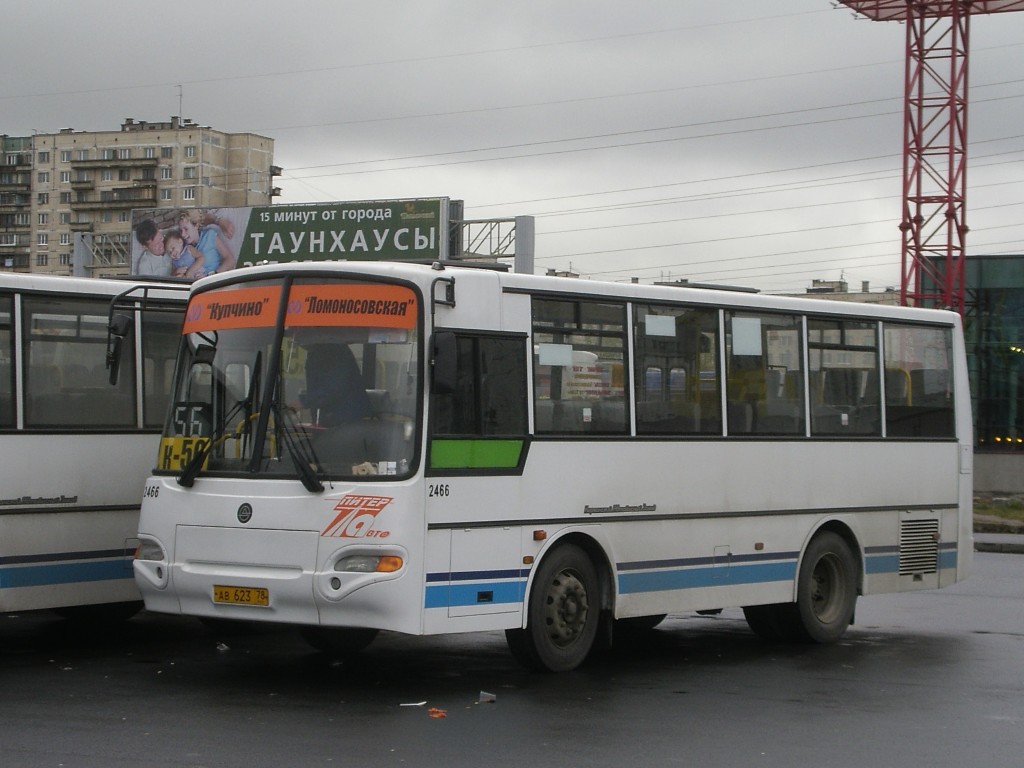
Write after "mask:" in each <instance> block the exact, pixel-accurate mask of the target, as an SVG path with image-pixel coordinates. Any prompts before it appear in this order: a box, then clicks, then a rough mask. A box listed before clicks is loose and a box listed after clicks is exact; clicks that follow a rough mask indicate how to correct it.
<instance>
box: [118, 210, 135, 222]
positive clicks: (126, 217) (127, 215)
mask: <svg viewBox="0 0 1024 768" xmlns="http://www.w3.org/2000/svg"><path fill="white" fill-rule="evenodd" d="M117 220H118V221H119V222H121V223H122V224H125V223H127V222H129V221H131V220H132V214H131V211H119V212H118V214H117Z"/></svg>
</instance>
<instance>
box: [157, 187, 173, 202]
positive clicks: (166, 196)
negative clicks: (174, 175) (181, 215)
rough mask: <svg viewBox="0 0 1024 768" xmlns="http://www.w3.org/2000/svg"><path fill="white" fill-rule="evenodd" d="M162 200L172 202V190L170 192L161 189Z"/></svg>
mask: <svg viewBox="0 0 1024 768" xmlns="http://www.w3.org/2000/svg"><path fill="white" fill-rule="evenodd" d="M160 199H161V200H170V199H171V190H169V189H161V190H160Z"/></svg>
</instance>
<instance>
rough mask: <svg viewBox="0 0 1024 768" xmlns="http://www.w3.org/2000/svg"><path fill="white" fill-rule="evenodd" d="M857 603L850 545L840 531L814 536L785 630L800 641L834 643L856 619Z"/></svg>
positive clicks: (853, 560)
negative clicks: (838, 532) (854, 615)
mask: <svg viewBox="0 0 1024 768" xmlns="http://www.w3.org/2000/svg"><path fill="white" fill-rule="evenodd" d="M856 607H857V561H856V560H855V559H854V556H853V553H852V552H851V551H850V545H849V544H847V543H846V541H845V540H844V539H843V538H842V537H841V536H840V535H839V534H837V533H833V532H831V531H825V532H823V533H820V534H818V535H817V536H815V537H814V538H813V539H812V540H811V543H810V544H809V545H808V547H807V551H806V552H805V553H804V557H803V561H802V562H801V564H800V576H799V578H798V581H797V590H796V602H795V603H790V604H788V605H785V606H783V607H782V608H783V609H784V610H786V611H787V613H788V620H786V621H785V622H784V631H785V632H786V634H787V635H789V638H787V639H793V640H796V641H797V642H810V643H834V642H835V641H836V640H838V639H839V638H840V637H841V636H842V634H843V633H844V632H845V631H846V628H847V627H848V626H850V623H851V622H852V621H853V612H854V609H855V608H856Z"/></svg>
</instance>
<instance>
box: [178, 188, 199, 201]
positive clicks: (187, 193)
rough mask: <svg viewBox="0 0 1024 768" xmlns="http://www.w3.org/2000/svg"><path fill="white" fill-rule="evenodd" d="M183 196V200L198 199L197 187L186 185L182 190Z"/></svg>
mask: <svg viewBox="0 0 1024 768" xmlns="http://www.w3.org/2000/svg"><path fill="white" fill-rule="evenodd" d="M181 198H182V200H195V199H196V188H195V187H185V188H184V189H183V190H181Z"/></svg>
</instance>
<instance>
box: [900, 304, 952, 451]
mask: <svg viewBox="0 0 1024 768" xmlns="http://www.w3.org/2000/svg"><path fill="white" fill-rule="evenodd" d="M883 328H884V344H885V431H886V435H887V436H889V437H931V438H935V437H949V438H952V437H956V421H955V418H954V409H953V402H954V401H953V333H952V329H951V328H936V327H934V326H930V327H925V326H914V325H897V324H896V323H885V324H884V326H883Z"/></svg>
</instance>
